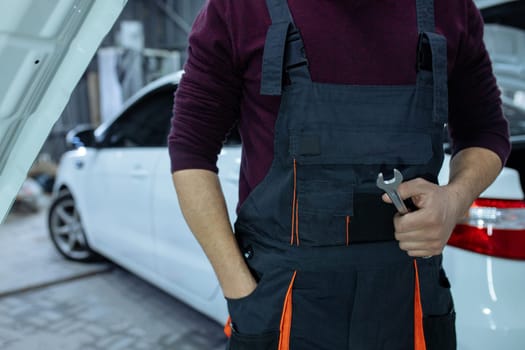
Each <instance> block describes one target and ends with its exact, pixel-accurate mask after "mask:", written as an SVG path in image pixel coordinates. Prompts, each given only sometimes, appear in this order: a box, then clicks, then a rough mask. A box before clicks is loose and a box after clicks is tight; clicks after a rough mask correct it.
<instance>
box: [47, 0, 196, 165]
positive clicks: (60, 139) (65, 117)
mask: <svg viewBox="0 0 525 350" xmlns="http://www.w3.org/2000/svg"><path fill="white" fill-rule="evenodd" d="M204 2H205V0H128V3H127V4H126V7H125V8H124V10H123V12H122V14H121V16H120V17H119V19H118V21H117V22H116V23H115V25H114V26H113V29H112V30H111V31H110V33H109V34H108V35H107V36H106V38H105V39H104V41H103V42H102V45H101V47H113V46H116V45H117V43H118V39H117V36H118V32H119V30H120V24H121V23H122V21H140V22H141V23H142V25H143V27H144V41H145V47H146V48H149V49H161V50H168V51H175V50H177V51H180V55H181V63H183V62H184V61H185V59H186V49H187V35H188V32H189V30H190V28H191V25H192V23H193V21H194V19H195V17H196V15H197V13H198V12H199V10H200V8H201V7H202V5H203V4H204ZM96 76H97V64H96V57H95V59H94V60H93V61H92V63H91V65H90V66H89V68H88V70H87V71H86V73H85V74H84V76H83V78H82V79H81V81H80V82H79V83H78V85H77V87H76V88H75V90H74V92H73V94H72V96H71V99H70V101H69V103H68V105H67V106H66V108H65V110H64V112H63V113H62V115H61V117H60V119H59V120H58V122H57V123H56V124H55V126H54V128H53V130H52V132H51V134H50V135H49V137H48V140H47V141H46V143H45V144H44V146H43V147H42V150H41V154H47V155H49V156H51V159H52V160H54V161H58V160H59V158H60V156H61V155H62V153H63V152H64V151H66V144H65V141H64V138H65V135H66V133H67V132H68V131H69V130H71V129H72V128H73V127H75V126H76V125H78V124H86V123H87V124H89V123H91V119H93V115H95V124H96V123H97V122H96V120H97V117H96V115H97V111H96V110H94V108H95V109H96V107H94V106H96V102H97V101H96V96H93V93H91V94H88V90H90V88H91V91H93V88H95V87H96V86H97V81H96ZM88 81H89V83H88ZM95 90H96V89H95ZM90 96H91V99H90ZM94 100H95V101H94Z"/></svg>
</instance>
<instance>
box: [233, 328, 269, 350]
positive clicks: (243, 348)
mask: <svg viewBox="0 0 525 350" xmlns="http://www.w3.org/2000/svg"><path fill="white" fill-rule="evenodd" d="M278 346H279V332H267V333H264V334H257V335H243V334H240V333H237V332H236V331H235V330H232V335H231V337H230V340H229V341H228V346H227V348H226V349H227V350H277V348H278Z"/></svg>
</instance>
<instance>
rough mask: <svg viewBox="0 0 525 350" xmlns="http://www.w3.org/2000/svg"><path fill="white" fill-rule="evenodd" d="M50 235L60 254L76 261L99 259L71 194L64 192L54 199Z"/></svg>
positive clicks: (49, 216)
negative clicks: (88, 240)
mask: <svg viewBox="0 0 525 350" xmlns="http://www.w3.org/2000/svg"><path fill="white" fill-rule="evenodd" d="M48 228H49V235H50V237H51V240H52V241H53V244H54V245H55V247H56V248H57V250H58V251H59V253H60V254H62V255H63V256H64V257H65V258H67V259H70V260H74V261H82V262H88V261H94V260H99V256H98V255H97V254H96V253H94V252H93V251H92V250H91V248H89V244H88V242H87V239H86V235H85V233H84V228H83V227H82V220H81V218H80V214H79V212H78V210H77V207H76V205H75V200H74V199H73V197H72V196H71V194H69V193H67V192H63V193H61V194H59V196H58V197H57V198H56V199H55V200H54V201H53V203H52V204H51V207H50V208H49V215H48Z"/></svg>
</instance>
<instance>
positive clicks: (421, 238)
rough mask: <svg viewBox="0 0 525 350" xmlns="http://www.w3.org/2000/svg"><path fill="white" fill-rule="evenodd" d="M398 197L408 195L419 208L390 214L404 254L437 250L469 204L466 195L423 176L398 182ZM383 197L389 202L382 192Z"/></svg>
mask: <svg viewBox="0 0 525 350" xmlns="http://www.w3.org/2000/svg"><path fill="white" fill-rule="evenodd" d="M398 192H399V194H400V196H401V198H403V199H406V198H412V201H413V202H414V204H415V205H416V206H417V207H418V208H419V209H418V210H416V211H413V212H410V213H408V214H405V215H400V214H397V215H396V216H395V217H394V227H395V231H396V232H395V237H396V239H397V240H398V241H399V247H400V248H401V249H403V250H405V251H406V252H407V253H408V255H410V256H414V257H423V256H431V255H438V254H441V252H442V251H443V248H444V247H445V245H446V244H447V241H448V239H449V238H450V235H451V233H452V230H453V229H454V226H455V225H456V223H457V221H458V219H460V218H461V217H462V216H463V215H464V214H465V213H466V210H467V209H468V207H469V204H470V203H468V199H463V198H461V196H460V195H459V194H458V193H456V192H454V191H452V190H451V189H450V188H448V187H447V186H438V185H436V184H433V183H431V182H428V181H426V180H424V179H414V180H411V181H407V182H403V183H402V184H401V185H399V188H398ZM383 200H384V201H385V202H387V203H391V201H390V199H389V198H388V196H387V195H386V194H384V195H383Z"/></svg>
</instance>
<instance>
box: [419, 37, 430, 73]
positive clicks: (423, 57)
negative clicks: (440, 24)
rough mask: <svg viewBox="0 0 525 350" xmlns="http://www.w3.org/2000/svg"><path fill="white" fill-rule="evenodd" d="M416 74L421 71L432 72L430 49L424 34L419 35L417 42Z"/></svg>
mask: <svg viewBox="0 0 525 350" xmlns="http://www.w3.org/2000/svg"><path fill="white" fill-rule="evenodd" d="M416 70H417V72H419V71H421V70H426V71H429V72H431V71H432V49H431V47H430V42H429V41H428V38H427V37H426V35H425V33H420V34H419V39H418V42H417V63H416Z"/></svg>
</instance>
